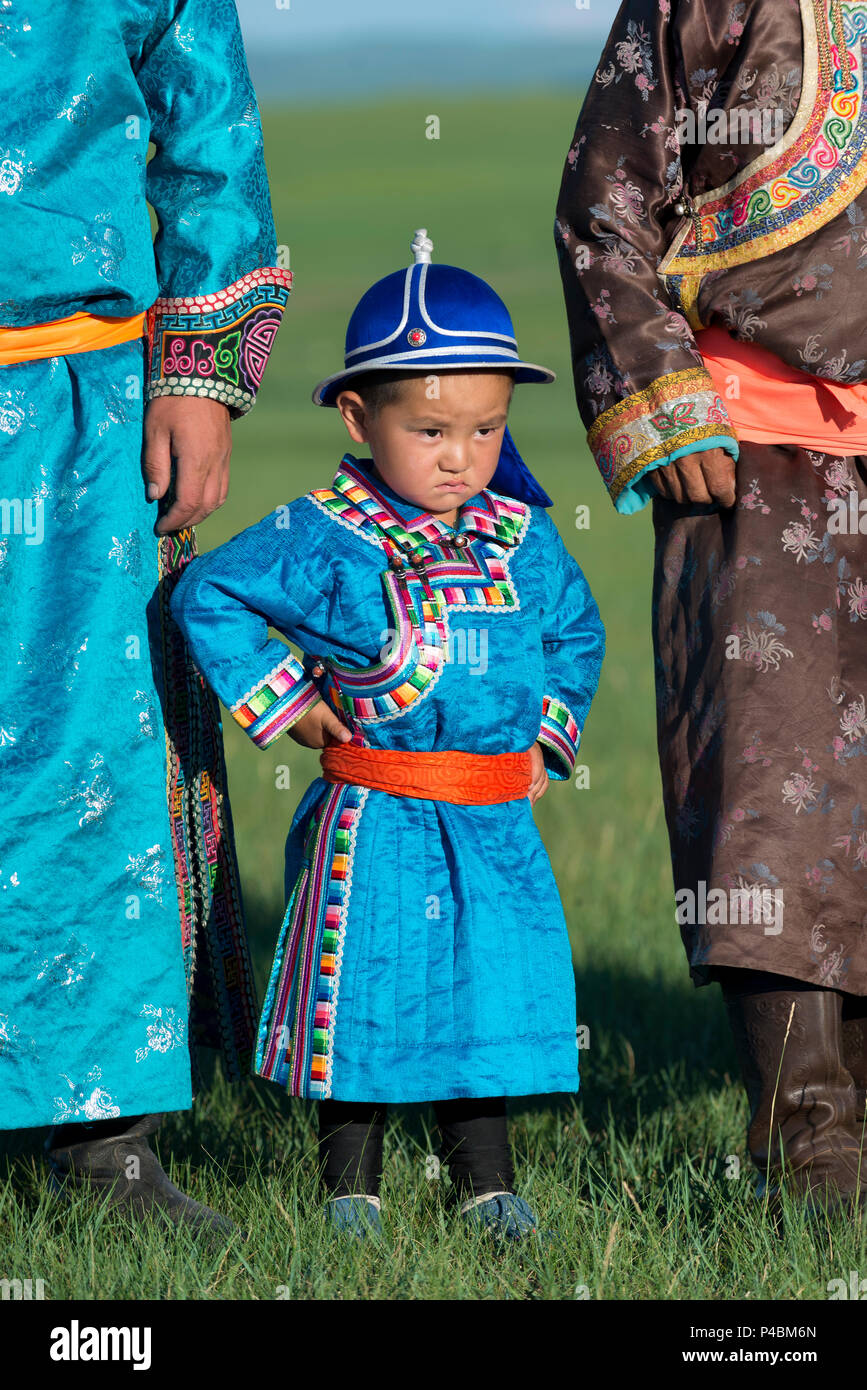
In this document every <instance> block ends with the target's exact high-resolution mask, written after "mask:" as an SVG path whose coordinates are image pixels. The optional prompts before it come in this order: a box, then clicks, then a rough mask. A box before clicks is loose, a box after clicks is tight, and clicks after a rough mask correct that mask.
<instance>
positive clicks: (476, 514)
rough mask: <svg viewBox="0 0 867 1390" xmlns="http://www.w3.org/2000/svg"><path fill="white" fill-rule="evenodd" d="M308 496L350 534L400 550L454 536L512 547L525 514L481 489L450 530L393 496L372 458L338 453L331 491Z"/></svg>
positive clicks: (521, 508)
mask: <svg viewBox="0 0 867 1390" xmlns="http://www.w3.org/2000/svg"><path fill="white" fill-rule="evenodd" d="M310 496H311V497H312V498H313V500H314V501H315V502H317V503H318V504H320V505H324V506H325V507H327V509H328V510H329V511H332V512H333V513H334V514H335V515H337V516H338V517H339V519H340V520H341V521H342V522H343V523H344V524H345V525H348V526H350V527H352V529H353V530H358V531H361V532H364V533H366V534H367V535H368V536H369V538H370V539H371V540H379V539H381V537H383V536H384V537H385V538H386V539H388V540H390V541H392V542H394V543H395V544H396V545H398V546H399V547H400V548H401V549H415V548H417V547H419V546H424V545H426V544H427V545H430V544H435V545H436V544H439V545H446V546H448V545H449V542H450V541H453V539H454V537H455V536H458V535H464V536H467V537H468V538H469V539H470V540H474V539H479V540H484V541H491V542H494V543H495V544H496V545H499V546H513V545H516V544H517V543H518V542H519V541H520V540H521V539H522V537H523V533H524V531H525V529H526V525H527V522H528V520H529V516H530V508H529V507H528V506H527V504H526V503H524V502H519V501H517V500H516V499H515V498H512V497H505V496H504V495H503V494H501V493H499V492H492V491H490V489H487V488H485V489H483V490H482V491H481V492H478V493H476V494H475V496H473V497H471V498H469V500H468V501H466V502H465V503H464V504H463V506H461V507H460V509H459V511H458V516H457V520H456V523H455V525H454V526H450V525H448V524H447V523H446V522H444V521H440V520H439V518H438V517H435V516H432V515H431V513H430V512H420V511H418V509H417V508H416V506H415V504H414V503H413V502H407V501H406V499H405V498H403V497H400V496H399V495H398V494H397V493H396V492H394V491H393V489H392V488H390V487H389V486H388V484H387V483H385V482H384V481H383V480H382V479H381V478H380V477H379V476H378V475H377V474H376V472H375V469H374V465H373V462H372V460H370V459H357V458H354V457H353V455H352V454H344V456H343V459H342V460H341V463H340V467H339V468H338V469H337V472H336V473H335V475H334V478H333V479H332V483H331V487H330V488H314V489H313V490H312V492H311V493H310ZM376 533H379V534H378V535H377V534H376Z"/></svg>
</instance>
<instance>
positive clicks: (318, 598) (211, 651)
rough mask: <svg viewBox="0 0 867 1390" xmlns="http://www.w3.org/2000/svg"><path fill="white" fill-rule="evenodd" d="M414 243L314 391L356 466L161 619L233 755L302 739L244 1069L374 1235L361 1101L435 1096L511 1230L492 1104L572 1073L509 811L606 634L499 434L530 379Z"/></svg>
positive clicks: (549, 954)
mask: <svg viewBox="0 0 867 1390" xmlns="http://www.w3.org/2000/svg"><path fill="white" fill-rule="evenodd" d="M413 249H414V251H415V257H416V258H415V263H414V264H413V265H412V266H411V267H410V268H409V269H407V270H406V271H399V272H397V273H396V274H394V275H390V276H387V277H386V278H385V279H384V280H381V281H379V282H378V283H377V284H376V285H374V286H373V288H372V289H371V290H369V291H368V293H367V294H366V295H365V296H364V297H363V299H362V300H361V302H360V303H359V305H358V307H357V308H356V310H355V313H354V314H353V316H352V319H351V321H350V324H349V329H348V332H347V340H346V357H345V367H344V370H343V371H342V372H338V373H337V374H335V375H334V376H332V377H329V378H327V379H326V380H325V381H323V382H321V383H320V384H319V386H318V387H317V388H316V391H315V393H314V400H315V401H316V402H317V404H320V405H328V406H335V407H336V408H337V409H338V410H339V411H340V414H341V416H342V418H343V421H344V424H345V425H346V428H347V430H348V432H349V435H350V437H351V439H352V440H353V441H355V442H356V443H358V444H367V445H369V447H370V452H371V455H372V458H371V459H370V460H363V459H357V458H355V457H353V456H352V455H351V454H347V455H346V456H345V457H344V459H343V460H342V462H341V464H340V466H339V468H338V470H337V472H336V474H335V476H334V479H333V481H332V483H331V486H330V487H322V488H314V489H313V491H312V492H310V493H308V494H307V495H306V496H305V497H302V498H299V499H298V500H296V501H294V502H292V504H291V505H290V506H288V507H279V508H278V509H277V511H276V512H274V513H272V515H271V516H270V517H266V518H265V519H264V520H263V521H260V522H259V523H258V524H257V525H255V526H251V527H249V528H248V529H247V530H246V531H243V532H242V533H241V534H240V535H239V536H236V537H235V538H234V539H233V540H231V541H229V542H228V543H227V544H226V545H223V546H220V547H218V549H216V550H215V551H212V552H211V553H210V554H209V555H207V556H205V557H204V558H203V559H199V560H197V561H196V562H195V563H194V564H192V565H190V567H189V569H188V571H187V573H186V574H185V575H184V577H183V579H182V580H181V582H180V583H179V584H178V587H177V590H176V593H175V596H174V600H173V604H172V610H173V612H174V615H175V617H176V618H177V621H178V623H179V624H180V626H181V628H182V629H183V631H184V633H185V634H186V637H187V639H188V641H189V643H190V645H191V649H192V652H193V656H194V658H195V660H196V662H197V664H198V665H199V667H200V668H201V670H202V673H203V674H204V676H205V677H206V678H207V680H208V681H209V682H210V683H211V685H212V686H213V688H214V689H215V691H216V692H217V694H218V695H219V696H220V698H221V699H222V700H223V702H224V703H225V704H226V705H227V706H228V707H229V708H230V710H231V712H232V714H233V715H234V717H235V719H237V720H238V722H239V723H240V724H241V725H242V726H243V727H244V728H245V729H246V730H247V732H248V733H249V734H250V736H251V737H252V739H253V740H254V742H255V743H256V744H258V745H259V747H267V746H268V745H269V744H270V743H272V742H273V740H274V739H276V738H277V737H278V736H279V735H280V734H281V733H284V732H289V733H290V734H291V736H292V737H293V738H295V739H296V740H297V741H298V742H299V743H302V744H305V745H306V746H307V747H313V748H322V749H323V753H322V767H323V775H322V777H320V778H318V779H317V780H316V781H315V782H314V783H313V784H312V786H311V787H310V788H309V789H308V791H307V792H306V794H305V796H304V798H303V799H302V801H301V804H300V806H299V808H298V811H297V813H296V815H295V818H294V820H293V822H292V826H291V829H290V832H289V838H288V841H287V845H286V888H287V897H288V906H287V910H286V916H285V920H284V923H283V928H282V931H281V934H280V939H279V942H278V945H277V951H276V955H275V959H274V965H273V969H272V973H271V979H270V983H269V986H268V990H267V995H266V999H265V1004H264V1008H263V1012H262V1019H261V1024H260V1030H259V1047H258V1053H257V1058H256V1063H255V1070H256V1072H257V1073H258V1074H259V1075H261V1076H266V1077H268V1078H269V1079H271V1080H273V1081H275V1082H277V1083H278V1084H279V1085H281V1086H284V1087H286V1089H287V1090H288V1092H289V1094H290V1095H296V1096H308V1097H317V1098H319V1100H320V1158H321V1161H322V1165H323V1183H324V1187H325V1189H326V1191H327V1193H328V1202H329V1205H330V1212H331V1216H332V1220H333V1221H334V1223H335V1224H336V1225H339V1226H340V1225H342V1226H348V1227H349V1228H350V1229H352V1230H353V1231H355V1232H358V1233H362V1232H363V1231H364V1230H365V1227H366V1226H367V1225H368V1224H369V1225H372V1226H373V1228H374V1229H379V1185H380V1176H381V1166H382V1133H383V1126H384V1119H385V1114H384V1107H385V1106H386V1105H387V1104H388V1103H389V1102H414V1101H433V1102H435V1105H436V1115H437V1121H438V1123H439V1125H440V1129H441V1132H442V1138H443V1148H444V1152H445V1154H446V1156H448V1161H449V1168H450V1174H451V1177H452V1180H453V1181H454V1183H455V1184H456V1186H457V1188H458V1191H459V1194H460V1196H461V1198H462V1199H463V1203H462V1211H463V1212H464V1213H465V1215H466V1216H467V1217H468V1218H469V1219H470V1221H471V1222H475V1223H478V1224H479V1225H481V1226H485V1227H490V1228H492V1229H493V1230H494V1231H496V1232H498V1233H500V1234H502V1235H506V1236H518V1235H524V1234H526V1233H527V1232H528V1231H530V1230H533V1229H535V1224H536V1221H535V1216H534V1215H533V1212H532V1211H531V1210H530V1208H529V1206H528V1205H527V1203H526V1202H525V1201H524V1200H523V1199H522V1198H520V1197H519V1196H517V1194H516V1193H515V1191H514V1173H513V1169H512V1163H511V1156H510V1152H509V1145H508V1137H507V1130H506V1110H505V1097H506V1096H508V1095H528V1094H537V1093H542V1092H551V1091H554V1092H556V1091H568V1092H574V1091H575V1090H577V1087H578V1055H577V1050H576V1038H575V1027H576V1014H575V989H574V979H573V974H572V963H571V952H570V948H569V939H568V935H567V930H566V923H565V920H564V917H563V910H562V906H561V903H560V899H559V895H558V892H557V886H556V883H555V881H554V877H553V874H552V872H551V866H550V863H549V861H548V857H547V855H546V853H545V849H544V846H543V844H542V841H541V839H540V836H539V833H538V831H537V829H536V826H535V823H534V821H533V816H532V811H531V806H532V804H533V803H534V802H535V800H536V799H537V798H538V797H539V796H540V795H541V794H542V793H543V792H544V790H545V788H546V786H547V782H548V778H549V777H554V778H555V779H558V780H565V779H566V778H567V777H568V776H569V775H570V773H571V770H572V767H573V765H574V763H575V757H576V753H577V749H578V742H579V738H580V732H581V728H582V726H583V724H584V721H585V719H586V716H587V712H588V709H589V707H590V702H591V700H592V698H593V695H594V692H595V690H596V686H597V683H598V680H599V671H600V666H601V662H602V655H603V648H604V630H603V627H602V623H601V621H600V618H599V613H598V610H597V607H596V604H595V602H594V600H593V597H592V595H591V593H590V590H589V588H588V586H587V584H586V581H585V580H584V577H583V575H582V573H581V570H580V569H579V567H578V565H577V564H576V563H575V561H574V560H573V559H572V558H571V556H570V555H569V554H568V552H567V551H566V549H565V547H564V545H563V543H562V541H561V539H560V537H559V535H558V533H557V530H556V528H555V527H554V525H553V523H552V522H551V520H550V519H549V517H548V516H547V514H546V512H545V510H544V505H546V504H547V505H550V499H548V498H547V497H546V495H545V494H544V492H543V491H542V490H541V488H540V487H539V486H538V484H537V483H536V482H535V480H534V479H533V478H532V476H531V475H530V473H529V471H528V470H527V469H526V467H525V466H524V464H523V462H522V460H521V459H520V457H519V455H518V454H517V451H516V450H515V448H514V445H513V444H512V442H511V439H510V437H509V436H508V434H507V431H506V417H507V413H508V408H509V402H510V398H511V394H512V390H513V386H514V383H515V382H516V381H518V382H523V381H535V382H544V381H551V380H553V373H551V372H549V371H547V370H546V369H545V368H542V367H537V366H534V365H532V364H528V363H525V362H522V361H521V360H520V358H519V356H518V351H517V345H516V343H515V338H514V330H513V328H512V323H511V320H510V318H509V315H508V312H507V310H506V307H505V305H504V304H503V303H502V301H501V300H500V299H499V298H498V297H497V295H495V294H494V292H493V290H492V289H491V288H490V286H488V285H487V284H485V282H484V281H482V280H479V279H477V277H475V276H473V275H470V274H468V273H467V272H466V271H463V270H458V269H456V268H454V267H452V266H434V265H431V264H430V252H431V249H432V247H431V243H430V242H429V240H428V239H427V235H426V233H424V232H420V233H418V234H417V236H416V241H415V243H414V246H413ZM269 624H270V625H271V626H272V627H274V628H276V629H277V630H278V631H280V632H281V633H283V634H284V636H286V637H287V638H289V640H290V641H292V642H294V643H295V644H296V645H297V646H298V647H300V648H301V649H302V650H303V652H304V656H303V659H302V660H299V659H298V658H296V657H295V656H294V655H292V654H291V653H290V652H288V651H287V648H286V646H285V645H284V644H283V643H282V642H280V641H278V640H277V639H276V638H269V636H268V632H267V627H268V625H269Z"/></svg>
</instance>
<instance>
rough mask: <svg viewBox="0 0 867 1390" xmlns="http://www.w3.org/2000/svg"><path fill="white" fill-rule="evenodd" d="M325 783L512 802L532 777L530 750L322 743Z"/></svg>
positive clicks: (463, 801) (430, 797)
mask: <svg viewBox="0 0 867 1390" xmlns="http://www.w3.org/2000/svg"><path fill="white" fill-rule="evenodd" d="M320 761H321V763H322V776H323V777H324V778H325V781H326V782H348V783H351V784H352V785H353V786H356V787H372V788H373V789H374V790H375V791H380V792H390V793H391V794H392V796H417V797H422V798H424V800H426V801H454V802H457V803H458V804H459V805H461V806H494V805H497V804H498V803H499V802H502V801H518V800H519V799H520V798H521V797H524V796H526V795H527V793H528V792H529V790H530V783H531V781H532V774H531V770H530V769H531V764H530V750H529V749H527V750H526V751H525V752H523V753H461V752H459V751H458V750H457V749H448V750H446V751H444V752H440V753H415V752H404V751H403V750H402V749H399V748H359V747H358V745H357V744H352V743H335V744H331V745H329V747H327V748H323V750H322V754H321V758H320Z"/></svg>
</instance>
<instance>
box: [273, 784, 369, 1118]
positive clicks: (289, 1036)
mask: <svg viewBox="0 0 867 1390" xmlns="http://www.w3.org/2000/svg"><path fill="white" fill-rule="evenodd" d="M367 795H368V789H367V787H356V786H349V785H347V784H341V785H339V786H334V787H332V788H330V789H329V791H328V793H327V794H326V795H325V796H324V797H323V799H322V801H321V802H320V803H319V806H318V807H317V809H316V810H315V811H314V813H313V816H312V818H311V822H310V826H309V828H308V834H307V842H306V844H305V863H304V867H303V869H302V871H301V873H300V875H299V877H298V880H297V882H296V884H295V887H294V888H293V891H292V894H291V897H290V899H289V905H288V907H287V909H286V915H285V917H284V920H283V927H282V929H281V932H280V940H279V942H278V944H277V951H276V954H275V957H274V965H273V968H272V971H271V979H270V981H269V983H268V991H267V994H266V997H265V1004H264V1006H263V1009H262V1018H261V1022H260V1025H259V1044H258V1050H257V1054H256V1068H255V1070H256V1072H257V1074H258V1075H259V1076H264V1077H266V1078H267V1080H269V1081H274V1082H276V1084H277V1085H280V1086H283V1087H285V1088H286V1090H287V1091H288V1093H289V1095H291V1096H303V1097H307V1098H311V1099H323V1098H326V1097H328V1096H329V1095H330V1094H331V1085H332V1078H331V1070H332V1057H333V1047H334V1027H335V1020H336V1014H337V995H338V987H339V983H340V964H341V958H342V955H343V937H344V933H345V928H346V912H347V908H348V906H349V895H350V890H351V882H352V859H353V854H354V844H355V835H356V832H357V828H358V819H359V817H360V815H361V811H362V809H363V807H364V803H365V801H366V799H367Z"/></svg>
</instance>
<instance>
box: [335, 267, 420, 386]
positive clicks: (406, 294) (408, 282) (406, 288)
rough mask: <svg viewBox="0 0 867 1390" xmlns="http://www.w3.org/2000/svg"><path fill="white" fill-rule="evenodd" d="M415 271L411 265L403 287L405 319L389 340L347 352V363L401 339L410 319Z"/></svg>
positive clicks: (381, 340) (382, 340)
mask: <svg viewBox="0 0 867 1390" xmlns="http://www.w3.org/2000/svg"><path fill="white" fill-rule="evenodd" d="M414 269H415V266H412V265H411V266H409V267H408V269H407V272H406V279H405V281H404V285H403V318H402V319H401V321H400V323H399V324H398V325H397V328H396V329H395V330H394V332H393V333H392V334H391V335H390V336H389V337H388V338H380V340H379V342H378V343H364V344H363V346H362V347H357V348H353V349H352V351H351V352H347V354H346V360H347V362H348V361H349V359H350V357H357V356H358V354H359V353H360V352H370V350H371V349H372V348H378V347H386V346H387V345H388V344H389V343H393V342H394V340H395V338H398V337H400V334H401V333H402V332H403V330H404V329H405V328H406V325H407V320H408V319H409V290H410V285H411V284H412V272H413V270H414Z"/></svg>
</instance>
